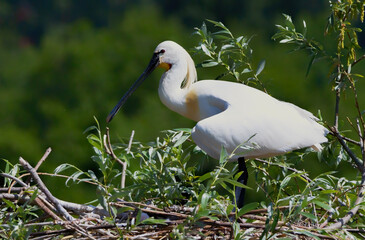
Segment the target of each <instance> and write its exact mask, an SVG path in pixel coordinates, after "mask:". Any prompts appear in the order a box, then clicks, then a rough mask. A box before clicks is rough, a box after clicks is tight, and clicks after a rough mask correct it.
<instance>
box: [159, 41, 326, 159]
mask: <svg viewBox="0 0 365 240" xmlns="http://www.w3.org/2000/svg"><path fill="white" fill-rule="evenodd" d="M161 50H162V51H163V52H164V53H163V54H162V55H161V56H160V61H161V62H163V63H164V64H167V65H164V66H165V67H166V66H168V67H167V71H166V72H165V73H164V74H163V75H162V77H161V80H160V86H159V95H160V99H161V101H162V102H163V103H164V104H165V105H166V106H167V107H169V108H170V109H171V110H173V111H175V112H178V113H180V114H181V115H183V116H185V117H187V118H190V119H192V120H195V121H197V122H198V123H197V125H196V126H195V127H194V128H193V130H192V138H193V140H194V141H195V143H196V144H197V145H198V146H199V147H200V148H201V149H203V150H204V151H205V152H206V153H207V154H208V155H210V156H211V157H213V158H216V159H218V158H219V156H220V151H221V149H222V147H224V148H226V150H227V151H228V153H231V152H232V151H233V150H234V149H236V147H237V146H239V145H242V146H241V147H240V148H239V149H237V151H236V152H235V153H236V156H235V157H233V158H232V159H233V160H234V159H237V158H238V157H242V156H244V157H245V158H246V159H248V158H256V157H270V156H275V155H280V154H284V153H286V152H289V151H292V150H295V149H300V148H305V147H311V146H313V147H314V148H315V149H317V150H318V149H320V148H321V147H320V143H323V142H326V141H327V138H326V137H325V135H326V134H327V129H326V128H324V127H323V126H321V125H320V124H318V123H317V122H316V120H317V119H316V118H315V117H314V116H313V114H311V113H310V112H308V111H306V110H304V109H301V108H299V107H297V106H295V105H294V104H291V103H287V102H282V101H279V100H277V99H275V98H273V97H271V96H270V95H268V94H266V93H264V92H262V91H260V90H257V89H255V88H252V87H249V86H246V85H243V84H240V83H233V82H228V81H219V80H203V81H198V82H196V70H195V66H194V64H193V60H192V59H191V57H190V56H189V54H188V53H187V52H186V51H185V50H184V49H183V48H182V47H181V46H180V45H178V44H176V43H174V42H172V41H166V42H162V43H161V44H159V45H158V46H157V48H156V50H155V52H160V51H161ZM184 80H185V81H186V83H185V85H184V87H183V88H181V83H182V82H183V81H184Z"/></svg>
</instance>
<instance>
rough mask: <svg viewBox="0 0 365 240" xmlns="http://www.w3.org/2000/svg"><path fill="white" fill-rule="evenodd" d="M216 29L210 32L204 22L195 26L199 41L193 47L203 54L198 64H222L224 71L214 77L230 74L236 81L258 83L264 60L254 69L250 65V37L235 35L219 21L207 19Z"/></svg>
mask: <svg viewBox="0 0 365 240" xmlns="http://www.w3.org/2000/svg"><path fill="white" fill-rule="evenodd" d="M208 21H209V22H210V23H212V24H213V25H214V26H215V27H217V28H218V30H217V31H215V32H213V33H211V32H209V31H208V30H207V26H206V24H205V23H203V25H202V26H201V28H195V30H196V32H195V34H197V35H199V37H200V43H199V44H198V46H197V47H196V48H195V50H196V52H197V53H198V54H201V55H203V56H204V57H205V58H207V60H204V61H203V62H202V63H200V64H198V66H200V67H203V68H207V67H214V66H222V67H224V68H225V72H223V73H222V74H220V75H219V76H218V77H217V78H216V79H220V78H222V77H225V76H226V75H230V76H231V77H233V78H234V79H235V80H236V81H238V82H243V83H246V84H248V83H251V82H252V83H255V84H260V85H262V83H261V82H260V80H259V79H258V75H259V74H260V73H261V72H262V70H263V69H264V67H265V60H261V62H260V63H259V64H258V66H257V68H256V70H254V68H253V66H252V53H253V50H252V49H251V48H250V46H249V43H250V41H251V38H247V37H245V36H239V37H235V36H234V35H233V34H232V32H231V31H230V30H229V29H228V28H227V27H226V26H225V25H224V24H223V23H221V22H216V21H212V20H208Z"/></svg>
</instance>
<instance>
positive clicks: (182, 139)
mask: <svg viewBox="0 0 365 240" xmlns="http://www.w3.org/2000/svg"><path fill="white" fill-rule="evenodd" d="M189 137H190V136H189V135H185V136H181V137H180V138H179V139H178V140H177V141H176V142H175V144H174V146H173V147H174V148H176V147H178V146H180V145H181V144H183V143H184V142H185V141H186V140H187V139H188V138H189Z"/></svg>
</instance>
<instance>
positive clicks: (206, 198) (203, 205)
mask: <svg viewBox="0 0 365 240" xmlns="http://www.w3.org/2000/svg"><path fill="white" fill-rule="evenodd" d="M209 199H210V194H208V193H203V195H202V198H201V202H200V206H201V209H203V210H204V209H206V208H207V206H208V202H209Z"/></svg>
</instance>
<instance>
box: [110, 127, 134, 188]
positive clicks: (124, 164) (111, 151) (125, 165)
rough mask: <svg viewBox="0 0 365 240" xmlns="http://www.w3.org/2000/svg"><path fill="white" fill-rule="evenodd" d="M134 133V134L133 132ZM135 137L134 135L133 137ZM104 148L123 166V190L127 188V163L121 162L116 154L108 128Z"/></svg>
mask: <svg viewBox="0 0 365 240" xmlns="http://www.w3.org/2000/svg"><path fill="white" fill-rule="evenodd" d="M132 133H133V132H132ZM132 136H133V135H132ZM104 147H105V149H106V152H107V153H108V154H109V155H110V156H111V157H112V158H113V159H114V160H115V161H117V162H118V163H119V164H120V165H122V178H121V183H120V184H121V188H122V189H123V188H124V187H125V175H126V171H127V162H126V161H122V160H120V159H119V158H118V157H117V156H116V155H115V153H114V151H113V147H112V145H111V142H110V134H109V128H108V127H107V128H106V135H104Z"/></svg>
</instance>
